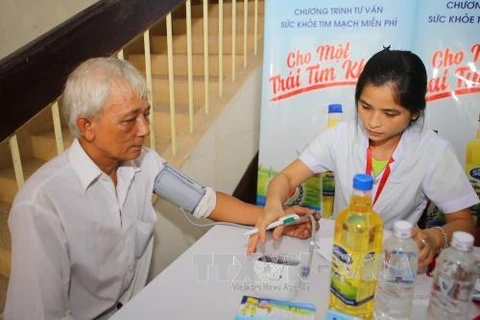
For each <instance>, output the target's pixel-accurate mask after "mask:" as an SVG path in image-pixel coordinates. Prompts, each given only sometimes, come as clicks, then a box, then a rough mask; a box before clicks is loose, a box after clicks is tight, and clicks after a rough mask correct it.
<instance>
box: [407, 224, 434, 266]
mask: <svg viewBox="0 0 480 320" xmlns="http://www.w3.org/2000/svg"><path fill="white" fill-rule="evenodd" d="M412 239H413V240H415V242H416V243H417V246H418V270H422V269H423V270H426V269H427V267H428V266H429V265H430V263H432V261H433V259H434V258H435V255H436V253H437V251H438V249H437V246H436V241H435V238H434V236H433V235H432V233H431V232H429V229H426V230H422V229H420V228H419V227H417V226H415V227H414V228H413V229H412Z"/></svg>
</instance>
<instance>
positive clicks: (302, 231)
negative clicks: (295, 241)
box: [283, 206, 320, 239]
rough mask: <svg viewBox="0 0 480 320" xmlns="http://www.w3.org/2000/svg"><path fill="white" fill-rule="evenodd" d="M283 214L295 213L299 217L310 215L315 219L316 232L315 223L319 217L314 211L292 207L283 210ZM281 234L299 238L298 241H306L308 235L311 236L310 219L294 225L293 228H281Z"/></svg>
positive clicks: (316, 224) (317, 226)
mask: <svg viewBox="0 0 480 320" xmlns="http://www.w3.org/2000/svg"><path fill="white" fill-rule="evenodd" d="M285 213H287V214H292V213H296V214H298V215H299V216H300V217H301V216H304V215H307V214H311V215H313V217H314V218H315V228H316V230H318V228H319V225H318V223H317V221H318V220H319V219H320V216H319V215H318V214H317V213H316V211H315V210H312V209H309V208H305V207H300V206H293V207H288V208H285ZM283 234H285V235H287V236H291V237H296V238H300V239H306V238H308V237H310V235H311V234H312V223H311V222H310V219H308V220H305V221H303V222H301V223H299V224H295V225H293V226H286V227H284V228H283Z"/></svg>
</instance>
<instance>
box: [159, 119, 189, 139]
mask: <svg viewBox="0 0 480 320" xmlns="http://www.w3.org/2000/svg"><path fill="white" fill-rule="evenodd" d="M170 121H171V120H170V113H169V112H168V111H160V112H155V126H156V127H157V135H158V136H160V137H163V138H168V141H169V142H170V139H171V127H172V126H171V122H170ZM175 123H176V132H177V135H178V134H180V133H187V132H188V130H189V123H188V113H176V114H175Z"/></svg>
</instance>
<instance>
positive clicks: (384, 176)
mask: <svg viewBox="0 0 480 320" xmlns="http://www.w3.org/2000/svg"><path fill="white" fill-rule="evenodd" d="M393 161H394V160H393V158H392V156H390V159H388V163H387V166H386V167H385V170H384V171H383V174H382V178H381V179H380V183H379V185H378V188H377V192H376V193H375V197H374V198H373V204H375V202H376V201H377V199H378V197H379V196H380V193H382V190H383V187H384V186H385V183H387V179H388V177H389V176H390V163H392V162H393ZM365 171H366V173H367V174H370V175H371V174H372V149H371V148H370V146H368V148H367V168H366V170H365Z"/></svg>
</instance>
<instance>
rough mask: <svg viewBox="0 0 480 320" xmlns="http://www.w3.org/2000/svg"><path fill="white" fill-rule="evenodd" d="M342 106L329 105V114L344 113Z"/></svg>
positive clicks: (336, 104) (337, 104)
mask: <svg viewBox="0 0 480 320" xmlns="http://www.w3.org/2000/svg"><path fill="white" fill-rule="evenodd" d="M342 112H343V111H342V105H341V104H339V103H332V104H329V105H328V113H342Z"/></svg>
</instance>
